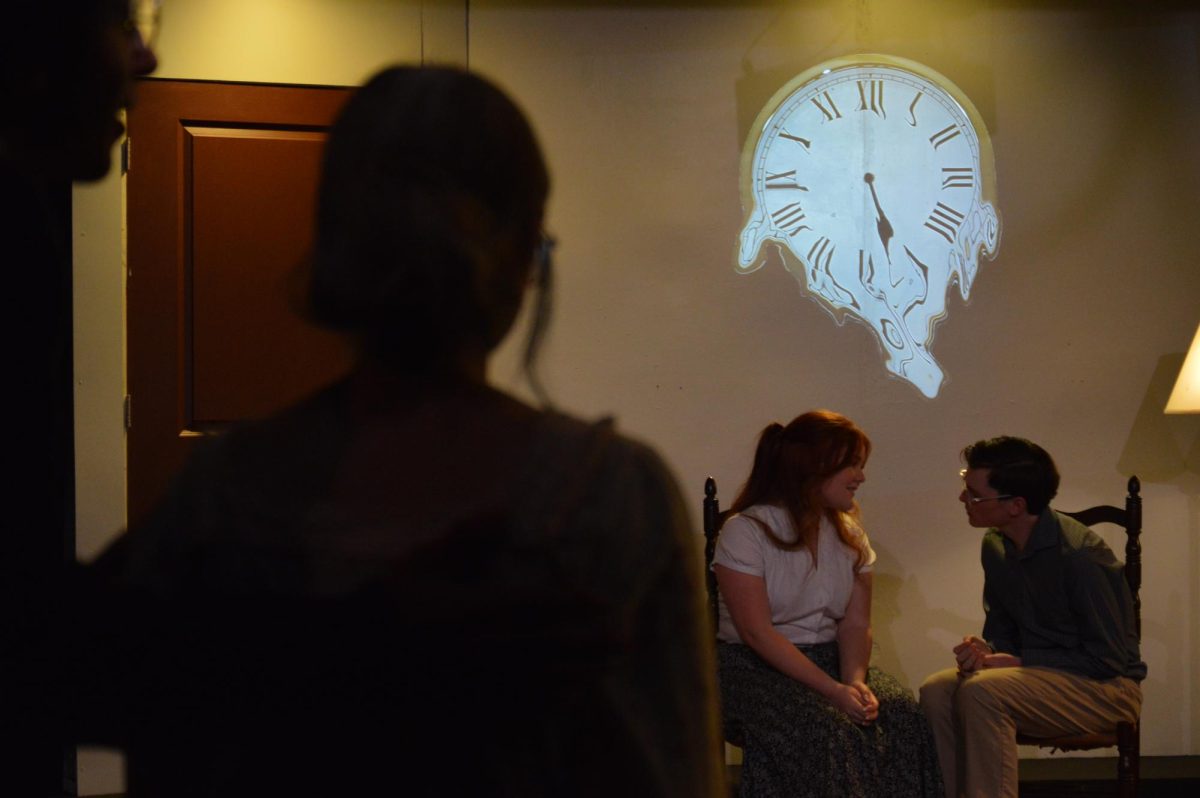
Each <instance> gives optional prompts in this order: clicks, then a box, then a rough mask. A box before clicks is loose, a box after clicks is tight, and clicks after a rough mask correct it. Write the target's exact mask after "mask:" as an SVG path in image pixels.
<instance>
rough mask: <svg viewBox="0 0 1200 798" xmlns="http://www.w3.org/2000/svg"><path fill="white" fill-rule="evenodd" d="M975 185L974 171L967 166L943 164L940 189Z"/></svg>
mask: <svg viewBox="0 0 1200 798" xmlns="http://www.w3.org/2000/svg"><path fill="white" fill-rule="evenodd" d="M974 185H975V173H974V171H973V170H972V169H971V167H969V166H943V167H942V190H943V191H945V190H946V189H948V188H972V187H974Z"/></svg>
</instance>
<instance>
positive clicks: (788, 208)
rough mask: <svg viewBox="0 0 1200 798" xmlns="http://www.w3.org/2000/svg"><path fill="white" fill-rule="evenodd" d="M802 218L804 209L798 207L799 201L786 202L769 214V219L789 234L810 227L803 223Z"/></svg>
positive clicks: (803, 217) (791, 234)
mask: <svg viewBox="0 0 1200 798" xmlns="http://www.w3.org/2000/svg"><path fill="white" fill-rule="evenodd" d="M804 219H805V214H804V209H803V208H801V207H800V203H799V202H791V203H788V204H787V205H784V206H783V207H782V208H780V209H779V210H777V211H775V212H774V213H772V214H771V221H773V222H775V226H776V227H778V228H779V229H780V230H782V231H783V232H785V233H787V234H788V235H789V236H794V235H796V233H799V232H800V231H801V230H811V229H812V228H811V227H809V226H808V225H806V224H804Z"/></svg>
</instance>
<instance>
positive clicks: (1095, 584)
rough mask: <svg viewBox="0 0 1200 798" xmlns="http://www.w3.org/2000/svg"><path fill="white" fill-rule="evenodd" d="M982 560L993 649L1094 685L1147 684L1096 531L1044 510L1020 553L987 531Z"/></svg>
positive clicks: (1115, 566) (1116, 573)
mask: <svg viewBox="0 0 1200 798" xmlns="http://www.w3.org/2000/svg"><path fill="white" fill-rule="evenodd" d="M982 561H983V578H984V581H983V608H984V612H986V613H987V620H986V621H984V624H983V637H984V639H985V640H987V641H988V643H989V644H990V645H991V646H992V648H993V649H995V650H996V651H998V652H1003V653H1006V654H1015V655H1017V656H1019V657H1020V658H1021V663H1022V664H1023V665H1042V666H1046V667H1050V668H1059V669H1061V670H1065V671H1069V672H1071V673H1077V674H1080V675H1082V676H1087V677H1090V678H1093V679H1109V678H1112V677H1114V676H1126V677H1129V678H1131V679H1136V680H1139V681H1140V680H1141V679H1143V678H1145V676H1146V664H1145V663H1144V662H1142V659H1141V655H1140V653H1139V646H1138V636H1137V626H1136V623H1135V621H1134V614H1133V598H1132V596H1131V594H1130V592H1129V586H1128V585H1127V584H1126V583H1125V578H1124V576H1123V574H1122V566H1121V562H1120V561H1119V560H1118V559H1117V558H1116V556H1115V555H1114V554H1113V553H1112V550H1111V549H1109V548H1108V546H1107V545H1106V544H1105V543H1104V541H1103V540H1102V539H1101V538H1100V536H1099V535H1097V534H1096V533H1095V532H1093V531H1092V530H1091V529H1089V528H1088V527H1086V526H1084V525H1083V524H1081V523H1079V522H1078V521H1076V520H1075V519H1073V518H1071V517H1069V516H1065V515H1062V514H1061V513H1057V512H1055V511H1053V510H1051V509H1050V508H1046V509H1045V510H1044V511H1043V512H1042V514H1041V515H1040V516H1038V520H1037V523H1036V524H1035V525H1034V527H1033V533H1032V534H1031V535H1030V536H1029V541H1028V542H1027V543H1026V545H1025V549H1024V550H1023V551H1020V552H1018V551H1017V548H1016V546H1014V545H1013V543H1012V541H1011V540H1009V539H1008V538H1006V537H1005V536H1004V535H1003V534H1002V533H1001V532H1000V531H999V530H997V529H989V530H988V531H987V533H986V534H985V535H984V536H983V552H982Z"/></svg>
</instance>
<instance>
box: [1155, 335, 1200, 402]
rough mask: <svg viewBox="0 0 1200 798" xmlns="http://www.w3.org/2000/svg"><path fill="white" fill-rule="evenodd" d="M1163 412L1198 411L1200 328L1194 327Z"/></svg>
mask: <svg viewBox="0 0 1200 798" xmlns="http://www.w3.org/2000/svg"><path fill="white" fill-rule="evenodd" d="M1164 412H1166V413H1200V328H1197V329H1196V337H1195V338H1193V339H1192V346H1191V348H1190V349H1188V353H1187V357H1185V358H1184V359H1183V368H1181V369H1179V378H1178V379H1176V380H1175V389H1174V390H1173V391H1171V398H1170V399H1168V400H1167V407H1166V410H1165V411H1164Z"/></svg>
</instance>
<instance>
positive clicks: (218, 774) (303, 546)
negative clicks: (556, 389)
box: [96, 68, 721, 798]
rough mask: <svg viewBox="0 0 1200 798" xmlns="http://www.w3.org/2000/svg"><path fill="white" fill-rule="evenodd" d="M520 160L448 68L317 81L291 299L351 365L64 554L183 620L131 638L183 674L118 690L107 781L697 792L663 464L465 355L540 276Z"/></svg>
mask: <svg viewBox="0 0 1200 798" xmlns="http://www.w3.org/2000/svg"><path fill="white" fill-rule="evenodd" d="M548 183H549V181H548V178H547V172H546V167H545V164H544V162H543V159H542V154H541V152H540V150H539V148H538V145H537V142H536V140H535V138H534V135H533V132H532V130H531V129H530V127H529V125H528V123H527V122H526V120H525V118H524V117H523V116H522V114H521V112H520V111H519V110H518V108H517V107H516V106H515V105H514V104H513V102H512V101H511V100H509V99H508V98H507V97H506V96H505V95H504V94H503V93H502V92H500V91H499V90H498V89H497V88H496V87H495V86H493V85H492V84H490V83H488V82H486V81H485V80H483V79H481V78H479V77H477V76H475V75H473V74H469V73H467V72H463V71H460V70H457V69H450V68H393V69H388V70H386V71H384V72H382V73H380V74H379V75H377V76H376V77H374V78H373V79H372V80H371V81H370V82H369V83H367V84H366V85H365V86H364V87H363V88H362V89H360V90H359V91H357V92H356V93H355V94H354V95H353V97H352V98H351V99H350V100H349V102H348V104H347V106H346V108H345V110H344V112H343V113H342V114H341V116H340V118H339V119H338V121H337V123H336V124H335V126H334V128H333V131H332V134H331V137H330V140H329V143H328V147H327V151H326V155H325V162H324V170H323V175H322V181H321V186H320V194H319V209H318V215H317V235H316V244H315V252H314V263H313V273H312V280H311V307H312V313H313V315H314V317H315V318H316V319H317V320H319V321H320V322H322V323H324V324H326V325H328V326H330V327H333V328H334V329H338V330H342V331H345V332H346V333H347V334H349V335H350V336H351V337H352V338H353V340H354V342H355V343H356V346H357V349H358V352H359V359H358V364H357V366H356V368H355V369H354V370H353V372H352V373H351V374H350V375H349V376H348V377H347V378H345V379H344V380H341V381H339V382H337V383H336V384H333V385H331V386H329V387H327V388H326V389H324V390H322V391H320V392H318V393H317V394H316V395H314V396H312V397H310V398H308V399H306V400H304V401H302V402H301V403H299V404H298V405H296V406H295V407H293V408H291V409H289V410H286V411H284V412H282V413H280V414H278V415H277V416H275V417H273V418H270V419H268V420H266V421H263V422H259V423H253V424H249V425H246V426H243V427H240V428H238V429H235V430H233V431H232V432H230V433H228V434H227V435H225V436H223V437H222V438H221V439H219V440H216V441H213V442H212V443H211V444H210V445H208V446H207V447H205V448H204V449H202V450H200V451H198V452H197V454H196V455H195V457H193V458H192V460H191V461H190V462H189V464H188V465H187V467H186V468H185V469H184V471H183V472H182V474H181V475H180V476H179V477H178V479H177V480H176V482H175V485H174V487H173V489H172V491H171V493H170V495H169V496H168V497H167V498H166V500H165V501H164V502H163V503H162V504H161V506H160V507H158V509H157V510H156V511H155V512H154V513H153V514H152V516H151V517H150V518H149V520H148V521H147V522H146V523H145V524H143V525H141V526H140V527H138V528H136V529H133V530H131V531H130V532H129V533H128V535H127V536H126V537H125V538H124V539H123V540H121V541H120V542H118V543H117V544H116V545H115V546H114V547H113V549H112V550H110V552H109V553H108V554H107V555H106V556H105V557H104V558H103V559H102V561H101V562H100V563H98V565H97V568H96V571H97V572H98V573H99V574H101V575H102V576H103V578H104V579H105V580H107V582H108V583H109V584H117V585H121V586H124V587H128V588H130V589H131V590H135V591H141V592H142V593H143V594H144V595H146V596H148V597H149V600H150V601H156V602H161V603H163V604H164V606H169V607H173V608H175V609H173V612H178V614H180V615H182V616H183V617H184V619H185V621H186V623H184V624H182V625H181V624H180V623H179V622H177V621H174V620H170V619H164V623H163V628H164V632H165V634H166V635H168V636H169V637H171V638H183V639H175V640H173V641H172V642H169V643H164V644H162V645H155V644H153V643H152V644H150V645H148V646H147V648H148V650H149V651H150V655H151V660H152V661H154V662H159V661H160V660H163V659H167V660H170V661H169V662H167V663H159V667H160V669H162V670H165V671H167V672H170V673H172V674H180V673H181V674H185V675H186V677H187V678H188V679H190V680H192V681H191V686H190V687H186V686H185V687H182V688H181V687H180V686H179V685H178V683H177V682H178V680H174V681H172V683H171V684H168V685H162V684H158V685H156V686H157V687H161V689H162V691H163V693H164V695H165V699H163V700H159V701H157V702H151V701H150V700H146V701H145V702H144V703H145V705H146V706H145V713H146V715H147V716H148V717H150V718H152V719H153V720H154V721H155V722H157V723H159V724H162V725H165V726H166V727H167V728H168V730H169V731H170V732H171V734H174V735H175V737H174V738H170V736H169V735H167V736H166V738H165V739H164V735H153V736H151V735H147V734H146V733H144V732H140V731H139V730H138V729H136V728H135V729H133V730H132V731H130V732H129V736H130V742H129V743H128V746H127V747H128V748H129V750H130V763H131V764H130V794H131V795H135V794H142V792H144V793H145V794H154V795H159V794H170V795H191V794H196V795H221V796H226V795H232V794H238V795H242V794H256V795H292V794H297V793H302V794H306V795H309V794H311V795H315V794H320V795H325V796H328V795H362V794H375V793H373V792H369V791H371V790H380V792H379V794H397V795H472V796H476V795H511V796H566V795H571V796H575V795H597V796H612V795H636V796H642V795H645V796H680V797H681V798H682V797H683V796H688V798H691V797H692V796H713V795H715V794H716V793H717V791H718V790H719V780H720V770H719V768H720V765H721V763H720V760H719V754H718V753H717V748H716V743H717V736H716V722H715V720H714V716H715V711H714V709H715V698H714V695H715V694H714V689H713V687H712V679H711V677H710V676H709V675H708V674H709V671H710V668H711V647H710V646H708V644H707V643H706V640H705V637H706V635H705V634H704V632H703V625H704V624H703V614H702V610H701V601H700V598H699V591H698V582H699V572H698V571H699V569H698V567H697V566H696V564H695V560H694V559H693V557H694V553H693V548H694V547H693V546H692V544H691V542H690V538H689V535H688V525H687V518H686V514H685V513H684V511H683V510H682V509H681V505H680V502H679V498H678V494H677V490H676V487H675V485H674V483H673V481H672V479H671V477H670V476H669V475H668V473H667V471H666V469H665V468H664V466H663V464H662V462H661V461H660V459H659V458H658V457H657V456H656V455H655V454H654V453H653V452H652V451H651V450H649V449H648V448H646V447H644V446H642V445H640V444H638V443H635V442H632V441H630V440H628V439H625V438H622V437H620V436H618V435H616V434H615V433H614V432H613V430H612V427H611V424H610V423H607V422H601V423H598V424H592V423H584V422H581V421H577V420H574V419H572V418H568V417H566V416H563V415H560V414H557V413H554V412H548V411H544V410H539V409H535V408H533V407H530V406H528V405H526V404H523V403H522V402H519V401H517V400H516V399H514V398H512V397H510V396H508V395H505V394H504V393H501V392H500V391H498V390H495V389H494V388H492V387H490V386H489V385H488V384H487V382H486V379H485V370H486V364H487V359H488V356H489V354H490V353H491V352H492V351H493V350H494V349H495V347H496V346H497V344H499V343H500V341H501V339H502V338H504V336H505V335H506V334H507V332H508V331H509V329H510V327H511V326H512V324H513V321H514V319H515V317H516V315H517V311H518V308H519V307H520V305H521V301H522V297H523V296H524V294H525V292H526V287H527V285H529V284H530V283H531V282H533V283H535V284H537V285H538V286H540V287H544V285H545V284H546V282H547V279H548V274H547V270H548V269H549V247H548V245H547V242H546V240H545V239H544V238H543V236H542V217H543V210H544V206H545V202H546V196H547V191H548ZM536 302H537V305H536V310H535V312H534V314H533V315H534V316H535V317H536V319H535V323H534V325H533V327H534V331H535V332H534V338H533V341H532V343H531V345H530V347H529V353H528V354H529V357H528V361H529V362H532V353H533V351H534V350H535V349H536V336H537V335H538V334H540V331H541V329H542V326H543V322H544V320H545V310H546V308H547V305H546V302H545V297H544V295H540V296H538V297H537V298H536ZM196 597H200V599H199V600H197V599H196ZM181 628H182V629H184V630H185V631H180V629H181ZM189 652H190V653H191V654H193V655H194V656H191V657H189V656H188V653H189ZM140 670H141V671H145V670H148V668H147V666H140ZM147 678H148V679H149V680H150V681H152V682H153V681H155V679H154V677H153V676H148V677H147ZM172 678H173V677H172ZM159 681H163V680H159ZM164 701H165V702H166V706H169V707H171V710H170V711H168V710H165V709H163V706H164ZM172 713H174V714H172ZM148 737H151V739H147V738H148ZM189 785H190V786H189ZM139 789H141V790H142V792H138V790H139ZM158 790H161V792H159V791H158ZM255 790H257V792H255ZM293 791H295V792H293Z"/></svg>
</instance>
